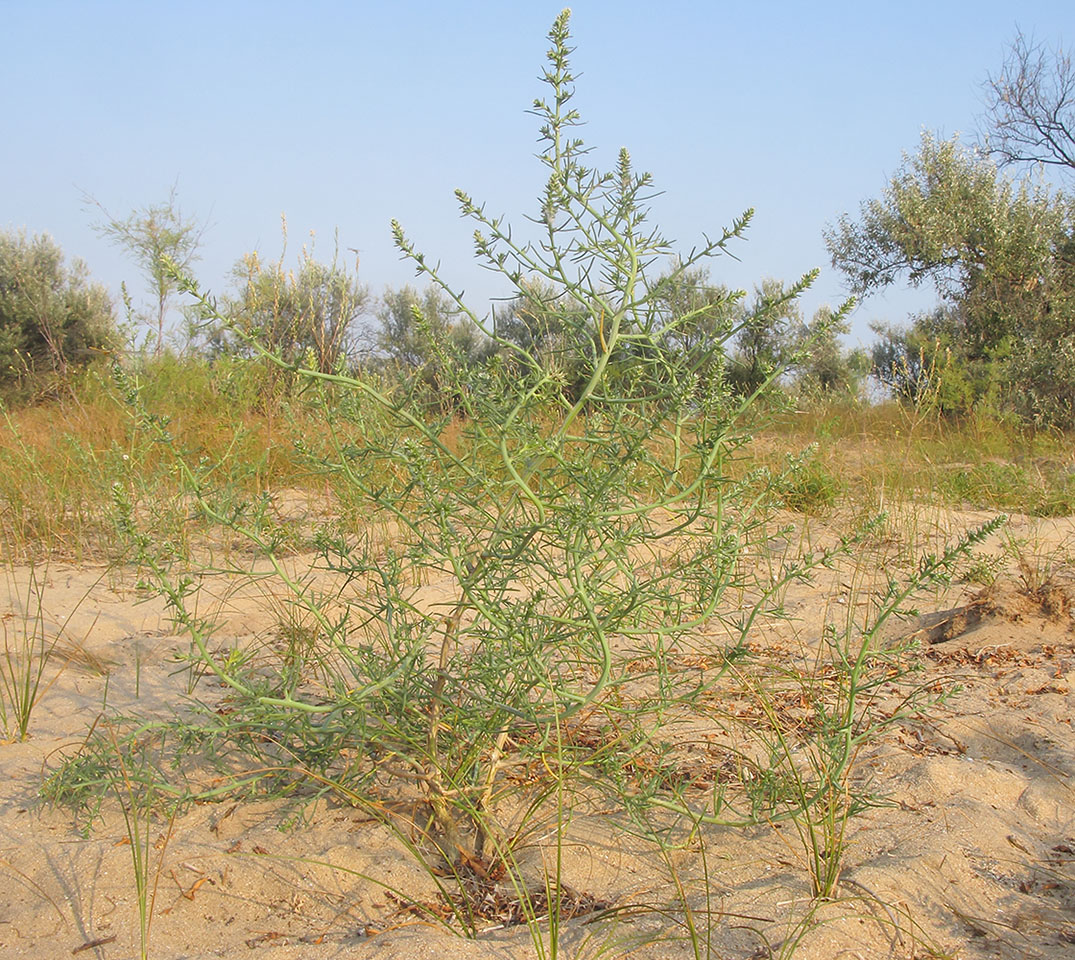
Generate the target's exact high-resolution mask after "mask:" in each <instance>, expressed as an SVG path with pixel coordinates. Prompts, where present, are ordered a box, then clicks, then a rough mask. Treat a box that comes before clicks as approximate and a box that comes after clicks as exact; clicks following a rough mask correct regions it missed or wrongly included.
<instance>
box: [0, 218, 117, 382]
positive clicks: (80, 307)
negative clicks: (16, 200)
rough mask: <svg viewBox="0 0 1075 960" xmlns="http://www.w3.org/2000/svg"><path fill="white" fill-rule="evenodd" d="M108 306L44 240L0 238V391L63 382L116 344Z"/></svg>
mask: <svg viewBox="0 0 1075 960" xmlns="http://www.w3.org/2000/svg"><path fill="white" fill-rule="evenodd" d="M115 333H116V330H115V317H114V314H113V311H112V303H111V301H110V299H109V297H108V293H107V292H106V291H105V289H104V287H101V286H99V285H97V284H93V283H90V282H89V280H88V279H87V272H86V267H85V266H84V265H83V264H82V263H81V262H80V261H75V262H74V264H73V265H71V266H70V267H68V266H66V265H65V264H64V256H63V252H62V251H61V250H60V248H59V247H58V246H57V245H56V244H55V243H54V242H53V241H52V240H51V239H50V238H49V237H47V236H45V235H39V236H35V237H33V238H28V237H27V236H26V235H25V234H23V233H18V234H12V233H3V234H0V387H5V386H6V387H9V388H10V387H12V386H18V385H27V384H33V383H34V382H38V383H40V382H41V381H42V379H43V378H46V377H49V376H55V377H61V378H62V377H66V376H67V374H68V373H69V372H70V371H71V370H72V369H74V368H77V367H81V366H85V365H86V364H87V363H88V362H89V361H90V360H92V359H93V358H94V357H95V356H97V355H99V352H100V351H101V350H103V349H106V348H107V347H109V346H110V345H111V344H112V342H113V340H114V338H115Z"/></svg>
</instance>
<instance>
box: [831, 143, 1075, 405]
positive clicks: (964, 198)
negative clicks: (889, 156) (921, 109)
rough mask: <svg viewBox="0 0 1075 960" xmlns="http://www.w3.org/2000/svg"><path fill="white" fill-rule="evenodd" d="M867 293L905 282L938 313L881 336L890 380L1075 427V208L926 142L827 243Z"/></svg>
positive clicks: (947, 401)
mask: <svg viewBox="0 0 1075 960" xmlns="http://www.w3.org/2000/svg"><path fill="white" fill-rule="evenodd" d="M826 240H827V242H828V245H829V249H830V252H831V253H832V259H833V264H834V265H835V266H837V267H838V268H840V269H841V270H842V271H843V272H844V273H845V274H846V275H847V277H848V279H849V281H850V283H851V286H852V288H853V290H854V291H855V292H856V293H859V294H861V295H868V294H870V293H872V292H874V291H877V290H881V289H884V288H885V287H887V286H889V285H890V284H892V283H893V282H895V281H896V280H897V279H898V278H900V277H906V278H907V279H908V280H909V281H910V282H911V283H912V284H916V285H917V284H921V283H925V282H929V283H932V284H933V285H934V286H935V287H936V289H937V291H938V293H939V295H940V297H941V306H940V307H939V308H938V309H936V310H934V311H932V312H930V313H928V314H924V315H922V316H919V317H918V318H916V319H915V320H914V322H913V324H912V326H911V328H910V330H908V331H898V330H880V331H879V332H880V333H881V335H882V339H881V343H880V344H879V345H878V347H877V348H876V349H875V352H874V360H875V365H876V368H877V372H878V376H879V377H880V379H881V380H882V382H884V383H887V384H889V385H890V386H892V387H893V388H894V389H895V390H896V391H897V393H899V394H900V395H901V396H904V397H906V398H907V399H909V400H913V401H918V400H921V399H924V398H926V397H929V398H930V399H931V400H933V401H935V402H936V403H937V404H938V406H939V407H940V408H941V409H942V410H945V411H949V412H967V411H969V410H970V409H971V408H972V407H974V406H975V405H978V404H981V403H983V402H985V403H988V404H990V405H992V406H993V408H994V409H998V410H1007V411H1012V412H1014V413H1016V414H1017V415H1019V416H1020V417H1024V418H1026V419H1031V420H1035V421H1038V422H1044V423H1053V424H1071V423H1073V422H1075V203H1073V202H1072V200H1071V199H1070V198H1068V197H1066V196H1064V195H1062V194H1057V193H1053V192H1051V191H1049V190H1047V189H1046V188H1045V187H1043V186H1041V185H1039V184H1036V183H1034V182H1032V181H1030V180H1026V179H1024V180H1022V181H1018V182H1015V181H1013V180H1011V179H1010V178H1007V177H1005V176H1003V175H1001V174H1000V173H999V172H998V171H997V169H996V167H995V166H994V165H993V164H992V163H991V162H990V161H989V160H987V159H985V158H984V157H982V156H980V155H978V154H975V153H973V152H971V151H969V150H967V149H965V148H963V147H961V146H960V144H959V142H958V141H957V140H949V141H941V142H938V141H936V140H934V139H933V138H932V137H930V136H929V135H924V136H923V139H922V143H921V146H920V148H919V151H918V153H917V154H915V155H914V156H913V157H908V158H906V159H905V163H904V166H903V167H902V168H901V169H900V170H899V171H898V172H897V174H896V175H895V176H894V177H893V178H892V180H891V182H890V183H889V185H888V187H886V189H885V190H884V192H883V194H882V196H881V197H879V198H875V199H872V200H869V201H867V202H865V203H864V204H863V205H862V209H861V211H860V216H859V219H858V220H857V221H853V220H851V219H850V218H848V217H846V216H845V217H842V218H841V219H840V220H839V222H838V224H837V225H836V227H835V228H833V229H831V230H830V231H829V232H828V233H827V236H826Z"/></svg>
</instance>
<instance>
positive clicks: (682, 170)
mask: <svg viewBox="0 0 1075 960" xmlns="http://www.w3.org/2000/svg"><path fill="white" fill-rule="evenodd" d="M561 6H562V3H552V2H549V3H547V2H543V0H541V2H538V0H529V2H525V3H524V2H515V3H508V2H500V3H491V2H478V0H471V2H457V3H445V4H438V3H421V2H407V0H399V2H377V3H373V2H351V3H344V2H327V0H308V2H305V3H303V4H298V3H295V2H293V0H292V2H288V3H279V2H271V0H270V2H257V3H253V2H227V0H216V2H211V3H203V2H191V3H172V4H167V3H148V2H137V3H136V2H77V3H76V2H49V0H2V2H0V18H2V23H3V27H2V30H0V91H2V94H0V96H2V98H3V113H2V116H3V120H2V124H3V129H4V138H3V139H4V142H5V147H4V149H3V150H2V151H0V182H2V183H3V184H4V188H5V189H4V194H3V196H4V200H3V204H2V206H0V227H2V228H6V229H11V228H15V229H19V228H25V229H26V230H27V231H28V232H31V233H38V232H47V233H49V234H51V235H52V236H53V237H54V238H55V239H56V240H57V242H59V244H60V245H61V246H62V247H63V249H64V250H65V252H66V253H67V254H68V255H69V256H71V257H75V256H77V257H81V258H82V259H83V260H85V261H86V262H87V264H88V265H89V267H90V270H91V272H92V274H93V276H94V277H95V278H96V279H98V280H100V281H102V282H104V283H106V284H107V285H108V286H109V287H110V288H111V289H112V290H113V291H118V289H119V284H120V282H121V281H122V280H124V279H126V280H127V281H128V284H129V286H130V287H131V288H132V290H133V291H134V292H135V293H136V294H137V295H143V294H144V284H143V283H142V281H141V278H140V277H139V275H138V272H137V270H136V269H135V267H134V266H133V265H132V264H130V263H129V262H127V261H125V260H124V259H123V255H122V254H121V253H120V252H119V251H117V250H115V249H114V248H112V247H110V246H109V245H108V243H107V242H106V241H104V240H103V239H101V238H100V237H98V236H97V235H96V234H95V233H94V232H93V230H92V228H91V223H92V221H93V219H94V214H93V212H92V211H89V210H87V209H85V206H84V204H83V202H82V194H83V192H85V193H88V194H91V195H92V196H94V197H96V198H97V199H98V200H99V201H100V202H101V203H102V204H104V205H105V206H106V207H107V208H108V209H109V210H110V211H112V212H113V213H115V214H117V215H125V214H126V213H128V212H129V211H130V210H131V209H132V208H135V207H141V206H145V205H148V204H152V203H155V202H159V201H161V200H162V199H164V198H165V197H166V196H167V194H168V191H169V189H170V187H171V186H172V184H173V183H178V192H179V199H180V203H181V206H182V208H183V210H184V212H185V213H188V214H191V215H195V216H197V217H199V218H202V219H204V220H208V221H209V228H208V230H207V232H206V234H205V238H204V245H203V256H202V260H201V263H200V264H199V265H198V267H197V273H198V275H199V277H200V279H201V280H202V282H203V284H204V285H205V286H207V287H210V288H211V289H213V290H215V291H222V290H224V289H225V288H226V286H227V284H228V282H229V281H228V275H229V271H230V268H231V266H232V265H233V264H234V263H235V261H236V260H237V259H238V258H239V257H240V256H241V255H242V254H243V253H245V252H247V251H250V250H253V249H255V248H256V249H258V250H259V251H260V252H261V253H262V254H263V255H264V256H266V257H268V258H270V259H271V258H275V257H276V256H278V255H279V253H280V246H281V240H280V227H279V225H280V216H281V214H286V216H287V221H288V226H289V249H290V251H291V254H289V256H291V258H292V260H293V254H295V253H297V251H298V249H299V247H300V246H301V245H302V243H303V242H304V241H306V240H307V239H308V237H309V235H310V232H311V231H312V232H313V233H314V234H315V235H316V244H315V252H316V253H319V254H320V255H321V256H322V258H324V259H328V258H329V257H330V256H331V253H332V247H333V233H334V231H335V230H337V229H338V231H339V237H340V244H341V246H342V247H344V248H347V247H354V248H357V249H358V250H359V251H361V254H360V256H361V268H360V274H361V277H362V279H363V281H364V282H365V283H367V284H368V285H369V286H370V287H371V289H372V290H373V291H374V292H379V291H381V290H383V289H384V287H385V285H392V286H399V285H401V284H403V283H405V282H410V281H411V279H412V276H413V271H412V269H411V268H410V267H409V266H407V265H406V264H403V263H401V262H400V261H399V259H398V255H397V253H396V251H395V250H394V248H393V247H392V245H391V240H390V236H389V229H388V222H389V220H390V219H391V218H392V217H396V218H398V219H399V220H400V221H401V222H402V223H403V225H404V227H405V228H406V230H407V232H408V234H409V235H410V237H411V238H412V239H413V240H414V242H415V243H416V245H417V246H418V247H419V248H420V249H422V250H424V251H425V252H426V254H427V255H428V256H429V257H430V258H432V259H439V260H440V261H441V262H442V265H443V269H444V272H445V275H446V276H447V277H449V278H450V279H453V280H455V281H457V284H458V285H460V286H463V287H465V288H466V289H467V290H468V291H469V292H470V293H471V294H472V298H473V300H474V301H475V302H477V303H478V304H479V305H480V304H481V303H482V302H483V301H484V300H487V299H488V298H489V297H490V296H496V295H502V294H503V293H504V292H506V290H505V289H504V288H502V287H500V286H498V285H497V283H496V281H495V278H493V277H491V276H490V275H489V274H487V273H485V272H484V271H481V270H480V269H478V268H477V267H476V266H475V265H474V263H473V260H472V257H471V241H470V236H471V231H472V228H471V227H470V226H469V225H468V224H467V223H466V222H465V221H462V220H460V219H459V217H458V213H457V209H456V206H455V201H454V197H453V195H452V191H453V189H454V188H455V187H462V188H463V189H465V190H467V191H468V192H469V193H471V194H472V196H474V198H475V199H476V200H484V201H486V202H487V204H488V209H489V210H490V211H491V212H503V213H505V214H507V215H508V219H509V220H513V221H515V222H517V223H520V224H521V222H522V217H523V215H524V214H526V213H531V212H533V211H534V209H535V201H534V197H535V196H536V195H537V192H538V190H539V188H540V185H541V182H542V168H541V167H540V165H539V164H538V163H537V161H536V160H534V159H533V154H534V152H535V150H536V136H537V129H536V122H535V120H534V118H533V117H530V116H528V115H527V114H526V112H525V111H526V109H527V108H528V107H529V105H530V103H531V102H532V100H533V99H534V97H535V96H540V95H541V94H542V93H543V86H542V84H541V83H540V82H539V80H538V76H539V73H540V71H541V69H542V67H543V65H544V52H545V50H546V47H547V45H548V44H547V40H546V37H545V35H546V33H547V31H548V28H549V26H550V24H551V22H552V20H553V18H554V17H555V16H556V14H557V13H558V11H559V9H560V8H561ZM573 11H574V16H573V18H572V32H573V34H574V43H575V45H576V47H577V51H576V54H575V57H574V65H575V67H576V69H577V70H578V71H579V72H580V73H581V74H582V76H581V79H580V81H579V84H578V96H577V100H576V105H577V106H578V108H579V109H580V110H581V111H582V112H583V116H584V119H585V120H587V126H586V127H585V128H584V129H583V131H582V134H583V136H584V137H585V138H586V139H587V141H588V142H589V143H590V144H591V145H592V146H593V147H594V148H595V155H594V159H595V160H596V162H597V163H598V164H599V165H600V166H606V167H607V166H610V165H611V164H612V163H613V162H614V160H615V156H616V151H617V149H618V148H619V147H620V146H621V145H623V146H627V147H628V148H629V149H630V151H631V154H632V157H633V158H634V161H635V163H636V165H637V166H638V167H639V168H640V169H644V170H649V171H651V172H652V173H653V174H654V177H655V180H656V186H657V187H658V188H660V189H662V190H663V191H664V195H663V196H662V197H660V198H659V199H658V200H656V201H655V203H654V205H653V209H654V220H655V221H656V222H657V223H659V224H660V225H661V226H662V227H664V229H665V233H666V234H667V235H668V236H670V237H673V238H675V239H676V240H677V241H678V242H679V244H680V246H681V247H682V249H684V250H686V249H689V248H690V247H691V246H692V245H693V244H695V243H697V242H699V241H700V239H701V236H702V233H703V232H707V233H710V234H712V233H716V232H718V231H719V230H720V229H721V228H722V227H723V226H725V225H726V224H728V223H729V222H730V221H731V220H732V218H733V217H735V216H736V215H738V214H739V213H740V212H742V211H743V210H744V209H745V208H746V207H750V206H752V207H754V208H755V209H756V217H755V221H754V223H753V225H752V227H751V229H750V232H749V238H748V240H747V242H746V243H744V244H742V245H740V247H739V248H738V250H737V253H738V255H739V257H740V261H739V262H736V261H734V260H731V259H727V260H723V261H717V262H715V263H714V264H713V267H712V270H711V275H712V277H713V279H714V280H715V281H720V282H724V283H728V284H730V285H733V286H742V287H747V288H748V289H749V288H750V287H751V286H752V285H753V284H754V283H755V282H758V281H760V280H761V279H762V278H763V277H766V276H774V277H778V278H781V279H787V280H791V279H793V278H795V277H797V276H798V275H800V274H801V273H803V272H805V271H806V270H808V269H810V268H811V267H815V266H818V267H821V268H822V275H821V278H820V280H819V281H818V283H817V285H816V287H815V289H814V290H813V291H811V292H810V293H809V294H808V295H807V297H806V298H805V302H804V305H805V307H806V308H807V310H808V312H809V311H812V310H813V308H814V307H816V306H817V305H819V304H821V303H836V302H839V301H840V300H841V299H842V297H843V295H844V287H843V283H842V278H841V277H840V275H839V274H837V273H836V272H835V271H833V270H832V268H831V267H830V266H829V263H828V257H827V253H826V251H825V247H824V244H823V241H822V238H821V232H822V229H823V228H824V226H825V224H826V223H829V222H832V221H834V220H835V219H836V218H837V217H838V216H839V215H840V214H841V213H843V212H854V211H856V210H857V208H858V205H859V203H860V202H861V201H862V200H863V199H865V198H867V197H869V196H873V195H876V194H877V193H878V192H879V191H880V189H881V188H882V187H883V185H884V183H885V181H886V177H887V176H888V175H890V174H891V173H892V172H893V171H894V170H895V169H896V168H897V167H898V166H899V164H900V159H901V154H902V152H903V151H913V150H914V149H915V147H916V145H917V143H918V140H919V136H920V133H921V131H922V130H923V129H928V130H932V131H937V132H939V133H940V134H941V135H943V136H948V135H951V134H953V133H955V132H957V131H962V132H964V133H965V134H967V135H968V136H973V133H974V131H975V129H976V121H977V118H978V115H979V114H980V112H981V111H982V109H983V105H982V91H981V84H982V81H983V80H984V79H985V76H986V74H987V73H988V72H989V71H996V70H997V69H998V68H999V67H1000V65H1001V63H1002V61H1003V58H1004V55H1005V52H1006V49H1007V47H1008V45H1009V44H1010V42H1011V40H1012V39H1013V37H1014V35H1015V30H1016V27H1017V25H1018V27H1020V28H1021V29H1022V30H1023V32H1024V33H1026V34H1028V35H1032V36H1033V37H1035V38H1036V39H1038V40H1043V41H1046V42H1047V43H1049V44H1051V45H1052V44H1055V43H1056V42H1058V41H1062V42H1065V43H1067V44H1068V45H1069V46H1070V44H1071V43H1072V42H1073V41H1075V4H1073V3H1072V2H1071V0H1055V2H1046V0H1022V2H1020V3H1018V4H1016V3H1012V2H996V0H984V2H975V3H956V2H943V0H933V2H928V3H927V2H919V0H907V2H900V3H864V2H860V3H843V2H840V3H837V2H815V3H793V2H768V3H766V2H756V3H742V2H735V3H725V2H710V3H687V2H677V0H664V2H662V3H660V4H658V3H656V2H635V0H621V2H611V0H580V2H577V3H575V4H574V5H573ZM930 299H931V297H928V296H927V297H924V296H923V295H922V294H921V293H919V294H918V295H917V296H916V295H913V294H911V295H907V294H900V293H898V292H897V293H894V294H892V295H890V296H888V297H887V298H886V299H883V300H882V299H874V300H870V301H867V302H866V303H865V304H864V305H862V306H861V307H859V309H858V310H857V311H856V313H855V315H854V331H855V334H856V336H857V338H859V337H860V338H864V339H868V338H869V334H868V331H867V325H868V322H869V321H870V320H885V321H894V320H900V319H902V318H903V316H904V315H905V314H906V312H907V310H908V309H909V308H910V307H911V306H913V305H925V304H926V302H928V301H929V300H930Z"/></svg>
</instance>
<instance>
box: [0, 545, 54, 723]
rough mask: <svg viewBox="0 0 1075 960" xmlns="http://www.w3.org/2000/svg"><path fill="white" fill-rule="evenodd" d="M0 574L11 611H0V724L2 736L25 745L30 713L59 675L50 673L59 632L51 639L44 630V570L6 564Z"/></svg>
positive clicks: (45, 572) (46, 570)
mask: <svg viewBox="0 0 1075 960" xmlns="http://www.w3.org/2000/svg"><path fill="white" fill-rule="evenodd" d="M23 571H24V573H25V578H26V583H25V586H23V585H20V583H19V574H20V573H21V572H23ZM5 574H6V581H7V583H6V586H7V591H6V592H7V595H8V597H9V598H11V600H12V601H13V603H14V607H15V609H12V610H8V611H5V612H0V633H2V634H3V653H2V656H3V660H2V662H0V724H2V725H3V731H4V736H6V737H11V738H13V739H15V740H25V739H26V738H27V737H28V736H29V735H30V720H31V717H32V716H33V712H34V709H35V708H36V707H37V705H38V704H39V703H40V702H41V698H42V697H44V695H45V694H46V693H47V692H48V689H49V687H51V686H52V684H53V683H55V681H56V679H57V677H58V676H59V674H60V672H61V670H62V668H58V669H55V670H53V669H52V668H51V661H52V655H53V652H54V650H55V649H56V644H57V642H58V640H59V636H60V633H61V632H62V628H61V631H59V632H57V633H55V634H51V633H50V631H49V630H48V629H47V627H46V618H45V612H44V607H43V603H44V591H45V583H46V581H47V579H48V568H47V567H45V568H44V569H43V570H39V568H38V567H37V565H36V564H29V565H28V566H27V567H25V568H22V570H20V569H19V568H16V567H15V566H14V565H8V566H6V567H5ZM68 617H70V614H68ZM50 672H51V676H49V674H50Z"/></svg>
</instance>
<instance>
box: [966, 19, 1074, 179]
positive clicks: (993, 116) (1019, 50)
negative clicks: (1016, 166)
mask: <svg viewBox="0 0 1075 960" xmlns="http://www.w3.org/2000/svg"><path fill="white" fill-rule="evenodd" d="M985 92H986V109H987V112H986V115H985V118H984V120H985V123H986V125H987V126H988V132H987V133H986V135H985V138H984V139H985V147H986V149H987V150H988V151H989V152H990V153H992V154H993V155H995V156H996V157H997V158H998V159H999V160H1000V161H1001V163H1004V164H1010V163H1041V164H1046V165H1048V166H1057V167H1066V168H1068V170H1069V171H1075V67H1073V65H1072V60H1071V56H1070V54H1068V53H1065V52H1064V50H1063V48H1062V47H1060V46H1057V47H1056V48H1055V50H1050V49H1048V48H1046V46H1045V45H1044V44H1042V43H1036V42H1034V40H1033V39H1028V38H1027V37H1025V36H1024V35H1023V34H1022V33H1021V32H1020V33H1018V34H1017V35H1016V38H1015V41H1014V42H1013V43H1012V46H1011V49H1010V50H1009V52H1008V58H1007V60H1005V62H1004V65H1003V67H1001V70H1000V73H999V74H996V75H990V76H989V77H988V79H987V81H986V83H985Z"/></svg>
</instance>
